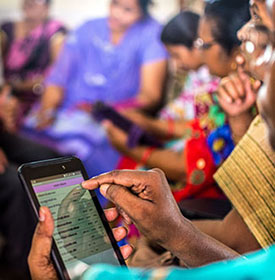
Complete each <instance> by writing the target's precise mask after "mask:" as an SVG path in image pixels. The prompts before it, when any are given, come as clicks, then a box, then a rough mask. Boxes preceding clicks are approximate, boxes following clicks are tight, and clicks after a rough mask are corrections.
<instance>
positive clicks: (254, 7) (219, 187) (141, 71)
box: [0, 0, 275, 279]
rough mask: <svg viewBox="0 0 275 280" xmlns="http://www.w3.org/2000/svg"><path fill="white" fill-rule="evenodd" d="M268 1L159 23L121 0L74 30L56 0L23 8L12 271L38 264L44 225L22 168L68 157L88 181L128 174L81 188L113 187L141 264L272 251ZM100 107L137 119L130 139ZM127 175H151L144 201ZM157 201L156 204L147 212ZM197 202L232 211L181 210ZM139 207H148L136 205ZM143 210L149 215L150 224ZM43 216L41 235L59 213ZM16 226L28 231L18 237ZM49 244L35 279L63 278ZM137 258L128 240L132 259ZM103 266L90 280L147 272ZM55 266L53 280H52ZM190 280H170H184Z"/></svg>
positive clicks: (11, 131) (10, 67)
mask: <svg viewBox="0 0 275 280" xmlns="http://www.w3.org/2000/svg"><path fill="white" fill-rule="evenodd" d="M250 2H251V1H250ZM266 2H268V1H260V0H255V1H252V2H251V3H249V1H248V0H234V1H233V0H232V1H226V0H216V1H205V5H206V7H205V11H204V13H203V15H199V14H196V13H194V12H191V11H185V10H183V11H182V12H180V13H179V14H178V15H176V16H175V17H173V18H172V19H171V20H170V21H169V22H168V23H167V24H166V25H165V26H161V25H160V24H159V23H158V22H157V21H156V20H155V19H153V18H152V17H151V15H150V13H149V8H150V5H151V4H152V3H151V1H150V0H111V1H110V6H109V15H108V17H106V18H100V19H94V20H91V21H88V22H86V23H85V24H83V25H82V26H80V27H79V28H77V29H76V30H74V31H71V32H70V33H69V34H68V35H66V34H67V30H66V28H65V27H64V25H62V24H61V23H60V22H58V21H55V20H51V19H49V8H50V4H51V1H50V0H43V1H38V0H24V1H23V11H24V19H23V20H22V21H20V22H16V23H5V24H3V25H2V27H1V49H2V52H1V53H2V60H3V63H2V64H3V77H4V80H5V82H3V83H2V86H1V95H0V110H1V111H0V120H1V128H0V129H1V131H0V137H1V138H0V201H1V204H0V207H1V213H0V231H1V233H2V235H3V236H4V238H5V240H6V241H5V242H6V243H5V245H4V249H3V252H2V253H1V259H3V264H4V266H5V267H8V266H10V267H14V268H15V269H14V271H15V272H16V270H18V271H20V270H22V269H25V270H27V265H26V261H27V255H28V253H29V249H30V241H31V236H32V233H33V228H34V222H33V221H32V219H31V214H30V212H31V211H30V209H29V206H28V204H27V203H26V197H25V194H24V193H23V191H22V190H21V187H20V182H19V181H18V180H17V179H15V178H16V167H17V166H18V165H19V164H21V163H24V162H28V161H34V160H41V159H46V158H51V157H58V156H62V155H64V156H65V155H75V156H77V157H79V158H80V159H81V160H82V161H83V163H84V165H85V167H86V169H87V171H88V174H89V176H91V177H93V176H98V175H99V174H101V173H104V172H108V171H111V170H114V169H117V170H119V169H121V170H122V171H116V172H113V173H108V174H105V175H102V176H99V177H95V178H94V179H92V180H91V181H90V182H88V183H86V186H85V185H83V186H84V187H86V188H90V189H91V188H95V186H99V185H104V184H109V183H111V182H112V183H113V182H115V183H114V185H111V186H110V187H109V189H106V188H105V189H104V190H101V193H102V194H103V196H105V197H106V198H107V199H109V200H111V201H112V202H113V203H114V204H116V205H117V206H119V208H122V209H123V210H124V211H125V212H127V214H128V215H129V217H131V219H132V221H133V222H134V224H135V227H132V230H133V231H135V234H136V235H137V236H138V237H139V241H138V242H137V243H136V246H137V248H136V251H135V253H134V254H132V256H131V259H130V262H129V264H130V265H132V266H139V267H140V266H142V267H148V266H151V267H152V266H153V267H156V266H163V265H164V263H165V264H166V265H167V264H174V265H175V264H177V265H180V266H187V267H198V266H201V265H204V264H209V263H212V262H215V261H220V260H228V259H232V258H236V257H238V256H240V255H242V254H246V253H249V252H252V251H256V250H259V249H261V248H266V247H269V246H271V245H272V244H273V243H274V240H275V232H274V225H273V222H274V202H273V201H274V185H275V178H274V174H275V170H274V164H275V158H274V151H273V150H272V147H271V146H272V145H273V146H274V139H271V140H270V141H269V142H268V137H267V136H266V133H267V128H266V126H265V124H264V123H263V120H262V119H261V118H260V117H259V116H258V115H259V112H260V113H261V114H262V115H263V116H264V118H265V120H266V122H267V123H268V127H269V130H270V131H271V132H270V136H271V137H272V135H273V134H272V127H273V126H272V123H273V120H272V116H271V115H272V112H269V111H270V109H266V108H268V105H265V104H266V103H265V102H266V101H265V100H266V99H267V97H265V92H268V93H269V95H270V96H273V95H272V94H273V93H272V89H273V76H272V75H271V77H270V75H269V74H270V73H271V70H270V69H271V68H270V67H271V66H270V64H271V62H272V57H271V58H270V57H268V54H269V53H268V50H270V49H271V48H272V44H273V43H274V42H273V37H272V32H273V30H274V26H273V21H272V16H271V14H270V13H268V9H267V8H268V5H267V3H266ZM249 6H250V7H249ZM249 9H250V10H249ZM240 45H241V47H240ZM270 56H272V54H271V55H270ZM268 59H269V60H268ZM171 71H173V73H177V74H178V75H180V76H182V77H183V78H182V80H183V83H182V88H181V90H180V92H179V93H178V94H177V96H173V98H172V99H169V100H168V101H167V102H166V104H165V105H163V103H164V102H163V101H164V100H167V99H165V94H164V92H165V90H164V89H165V86H166V81H167V77H168V72H171ZM268 86H269V90H267V87H268ZM259 92H260V93H261V94H260V96H261V98H262V99H261V100H262V101H261V100H260V101H261V102H260V105H258V103H257V97H258V93H259ZM263 96H264V97H263ZM269 98H272V97H269ZM98 101H101V102H104V103H105V104H106V105H108V106H111V107H112V108H113V109H114V110H116V111H117V112H119V114H121V115H122V116H123V117H124V118H127V119H129V120H131V122H132V127H131V128H130V129H128V130H127V131H125V130H123V129H121V127H119V125H115V123H116V122H115V120H114V122H112V119H108V120H104V118H103V120H101V121H98V119H97V118H96V117H95V116H94V115H93V112H94V108H95V104H97V102H98ZM269 105H270V104H269ZM138 133H143V135H144V134H146V135H150V137H151V139H154V141H155V142H154V143H156V144H144V143H143V142H142V141H140V139H138V136H137V135H138ZM270 143H271V144H270ZM155 168H159V169H161V170H162V171H163V172H164V173H165V175H166V177H167V181H166V179H165V177H164V175H163V173H162V172H161V171H159V169H155ZM124 169H127V170H130V169H132V170H133V171H123V170H124ZM152 169H153V171H152ZM253 170H254V173H253ZM150 172H151V173H150ZM150 174H153V175H150ZM127 176H128V177H130V178H133V182H137V185H139V184H140V185H146V186H147V183H146V182H147V181H148V182H149V183H148V186H149V187H151V188H152V190H150V191H148V193H143V192H146V190H142V191H141V192H140V193H139V192H138V191H137V193H136V194H135V196H133V194H132V193H131V194H130V193H128V192H125V188H128V187H129V185H127V183H125V182H127V180H125V178H126V177H127ZM168 183H169V184H168ZM3 186H5V188H4V187H3ZM112 188H113V189H112ZM110 189H111V190H110ZM115 192H118V193H120V194H121V196H120V198H119V197H118V195H115ZM127 195H129V197H126V196H127ZM124 196H125V198H127V199H125V201H124V200H122V199H121V198H122V197H124ZM132 196H133V197H132ZM147 196H149V198H147V199H148V200H149V201H152V202H154V203H153V204H154V207H150V208H147V204H145V203H144V201H147V199H146V197H147ZM150 196H152V197H150ZM136 197H138V198H139V200H140V201H137V199H136ZM144 197H145V199H144ZM272 198H273V199H272ZM187 199H194V200H196V199H211V200H219V201H222V203H226V202H227V200H229V201H230V202H231V203H232V205H233V208H232V210H231V211H230V212H229V213H228V214H227V215H226V216H225V218H224V219H221V220H218V221H217V220H215V221H213V220H209V221H208V220H207V221H205V220H204V221H193V222H190V221H189V220H187V219H186V217H185V218H184V216H183V215H182V213H183V214H187V213H185V212H184V209H181V210H182V212H180V211H179V209H178V206H177V204H176V202H178V203H179V202H181V201H184V200H187ZM131 200H132V201H133V203H134V204H135V203H136V205H138V207H129V206H130V205H129V204H127V203H128V202H129V201H131ZM2 201H3V202H2ZM18 208H20V209H21V211H20V215H17V214H16V213H17V212H18V210H17V209H18ZM141 209H143V211H144V213H147V214H148V215H147V216H148V217H150V219H151V220H148V221H147V219H142V218H140V217H144V215H141V214H140V213H139V211H141ZM112 211H114V213H115V210H112ZM217 211H218V210H217ZM14 215H15V216H16V219H13V218H11V217H13V216H14ZM41 215H42V216H43V218H42V219H41V222H40V224H39V225H38V227H39V230H40V231H43V230H45V231H47V229H46V228H47V226H48V225H47V223H50V220H51V215H50V213H49V211H48V210H47V209H44V210H43V211H42V212H41ZM114 216H117V213H116V214H114ZM221 218H223V217H221ZM11 220H13V221H12V222H11ZM176 221H178V222H176ZM179 221H181V222H179ZM45 224H46V225H45ZM23 225H27V226H23ZM150 225H151V226H150ZM152 225H158V226H156V227H155V229H153V228H152ZM18 228H21V229H23V228H24V231H25V232H24V233H23V231H22V234H21V235H20V238H18V236H17V234H16V233H17V231H16V229H18ZM140 235H141V236H142V237H140ZM191 236H193V237H194V238H193V240H191V239H188V238H190V237H191ZM47 238H49V236H48V235H47V234H45V238H44V239H43V235H42V237H41V236H40V237H39V236H36V235H35V238H34V245H33V246H34V247H33V249H32V252H31V255H30V267H31V272H32V276H33V279H46V278H43V277H49V278H50V279H56V278H55V277H56V275H55V272H54V269H52V268H51V262H50V261H48V266H50V268H49V267H45V268H43V267H42V266H41V265H39V258H44V259H45V258H46V259H47V258H48V260H49V256H45V255H44V256H42V255H41V256H40V255H39V252H38V251H39V250H37V246H41V245H43V242H47ZM119 239H120V238H119ZM36 242H37V244H38V245H37V244H36ZM39 242H40V243H39ZM181 243H182V244H181ZM182 246H183V247H184V246H185V248H182ZM126 251H127V253H125V252H126ZM130 251H131V248H130V247H129V246H128V247H127V245H126V247H124V255H125V256H126V257H128V256H129V255H130ZM167 253H168V254H167ZM160 260H161V261H160ZM1 263H2V262H1ZM233 266H234V264H233ZM37 267H38V268H37ZM0 268H1V267H0ZM43 269H44V270H43ZM220 269H221V270H222V269H223V268H222V267H221V268H220ZM103 270H104V271H105V272H104V271H103ZM103 270H101V268H100V267H99V268H98V271H97V273H98V275H99V276H98V277H99V278H93V277H94V275H96V274H93V273H94V271H95V270H93V269H92V270H91V274H90V275H91V276H89V274H87V276H86V277H87V278H86V279H100V277H102V278H101V279H103V278H104V279H109V278H108V277H112V276H110V275H114V273H117V275H119V274H120V275H125V277H126V278H127V277H129V275H131V277H134V275H135V277H140V275H139V271H133V272H131V271H129V272H125V271H124V272H123V271H119V270H116V269H115V268H114V269H112V268H110V269H109V270H105V268H103ZM45 271H51V273H52V275H51V276H49V275H47V276H43V273H45ZM108 271H109V272H110V274H108ZM0 273H1V270H0ZM131 273H132V274H131ZM169 273H170V272H169V271H166V276H167V277H169ZM181 273H183V272H182V271H181V270H179V271H172V272H171V275H172V274H173V275H175V276H174V277H175V279H178V278H176V277H181V276H180V275H184V274H181ZM176 275H179V276H176ZM24 277H27V276H24V275H23V279H25V278H24ZM89 277H91V278H89ZM148 277H150V276H148ZM126 278H125V279H126ZM16 279H19V276H18V275H16ZM133 279H135V278H133ZM137 279H138V278H137ZM146 279H147V278H146ZM163 279H165V277H164V278H163ZM167 279H168V278H167ZM169 279H170V278H169ZM171 279H173V278H171ZM194 279H195V278H194ZM209 279H210V278H209ZM211 279H214V278H211ZM236 279H237V278H236ZM263 279H264V278H263ZM267 279H268V278H267Z"/></svg>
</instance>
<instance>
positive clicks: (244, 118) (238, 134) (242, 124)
mask: <svg viewBox="0 0 275 280" xmlns="http://www.w3.org/2000/svg"><path fill="white" fill-rule="evenodd" d="M253 118H254V117H253V115H252V114H251V113H249V112H247V113H244V114H242V115H240V116H237V117H229V118H228V120H229V125H230V127H231V132H232V137H233V140H234V142H235V144H237V143H238V142H239V141H240V140H241V139H242V137H243V136H244V135H245V134H246V132H247V130H248V128H249V126H250V124H251V123H252V121H253Z"/></svg>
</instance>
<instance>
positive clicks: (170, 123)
mask: <svg viewBox="0 0 275 280" xmlns="http://www.w3.org/2000/svg"><path fill="white" fill-rule="evenodd" d="M167 125H168V131H167V138H169V139H170V138H173V136H174V133H175V122H174V120H172V119H168V120H167Z"/></svg>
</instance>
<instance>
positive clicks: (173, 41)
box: [161, 11, 200, 49]
mask: <svg viewBox="0 0 275 280" xmlns="http://www.w3.org/2000/svg"><path fill="white" fill-rule="evenodd" d="M199 20H200V16H199V15H198V14H196V13H193V12H189V11H184V12H181V13H180V14H178V15H177V16H176V17H174V18H173V19H171V20H170V21H169V22H168V24H167V25H166V26H165V27H164V28H163V31H162V33H161V41H162V42H163V43H164V44H165V45H184V46H185V47H187V48H188V49H192V47H193V44H194V41H195V40H196V39H197V35H198V26H199Z"/></svg>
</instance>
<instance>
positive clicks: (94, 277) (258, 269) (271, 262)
mask: <svg viewBox="0 0 275 280" xmlns="http://www.w3.org/2000/svg"><path fill="white" fill-rule="evenodd" d="M155 274H156V271H144V270H141V269H127V268H119V267H112V266H108V265H97V266H94V267H92V268H91V269H90V270H88V271H87V272H86V273H85V274H84V275H83V280H102V279H104V280H110V279H119V280H126V279H127V280H140V279H144V280H149V279H156V278H154V275H155ZM159 279H162V278H159ZM163 279H165V280H201V279H203V280H220V279H222V280H232V279H234V280H274V279H275V246H273V247H271V248H269V249H268V250H266V251H264V250H262V251H260V252H257V253H254V254H250V255H248V256H247V257H246V258H239V259H236V260H232V261H227V262H220V263H215V264H211V265H208V266H205V267H201V268H196V269H169V270H168V271H167V277H166V278H163Z"/></svg>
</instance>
